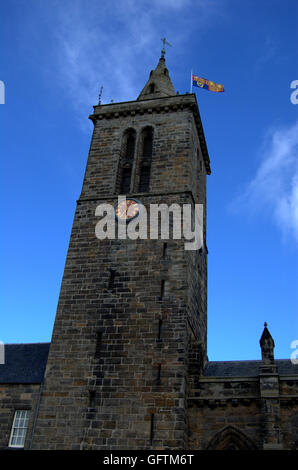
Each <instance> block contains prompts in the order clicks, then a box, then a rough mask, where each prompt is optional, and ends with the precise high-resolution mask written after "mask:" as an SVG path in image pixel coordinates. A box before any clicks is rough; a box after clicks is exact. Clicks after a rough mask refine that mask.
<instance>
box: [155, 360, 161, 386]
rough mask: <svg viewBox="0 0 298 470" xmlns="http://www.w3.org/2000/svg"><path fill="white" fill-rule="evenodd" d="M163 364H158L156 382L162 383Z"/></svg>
mask: <svg viewBox="0 0 298 470" xmlns="http://www.w3.org/2000/svg"><path fill="white" fill-rule="evenodd" d="M160 376H161V364H158V369H157V379H156V384H157V385H160Z"/></svg>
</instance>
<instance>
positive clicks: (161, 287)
mask: <svg viewBox="0 0 298 470" xmlns="http://www.w3.org/2000/svg"><path fill="white" fill-rule="evenodd" d="M164 293H165V280H164V279H163V280H162V281H161V283H160V300H162V299H163V297H164Z"/></svg>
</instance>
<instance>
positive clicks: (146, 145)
mask: <svg viewBox="0 0 298 470" xmlns="http://www.w3.org/2000/svg"><path fill="white" fill-rule="evenodd" d="M152 149H153V128H152V127H145V129H143V131H142V133H141V154H140V159H139V161H140V164H139V191H140V192H141V193H145V192H147V191H149V184H150V171H151V160H152Z"/></svg>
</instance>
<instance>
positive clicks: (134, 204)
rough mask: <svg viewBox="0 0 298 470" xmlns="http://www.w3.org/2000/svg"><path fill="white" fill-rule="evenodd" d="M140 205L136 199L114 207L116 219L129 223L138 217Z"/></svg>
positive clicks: (122, 202)
mask: <svg viewBox="0 0 298 470" xmlns="http://www.w3.org/2000/svg"><path fill="white" fill-rule="evenodd" d="M139 212H140V203H139V201H137V200H136V199H125V200H124V201H121V202H119V204H117V205H116V207H115V216H116V219H118V220H121V221H125V222H129V221H130V220H132V219H134V218H135V217H137V216H138V215H139Z"/></svg>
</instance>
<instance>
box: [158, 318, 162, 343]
mask: <svg viewBox="0 0 298 470" xmlns="http://www.w3.org/2000/svg"><path fill="white" fill-rule="evenodd" d="M161 328H162V319H160V320H159V322H158V335H157V339H161Z"/></svg>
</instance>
